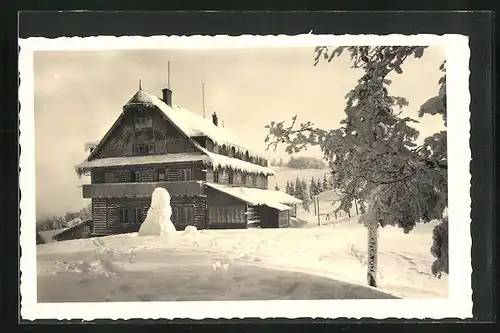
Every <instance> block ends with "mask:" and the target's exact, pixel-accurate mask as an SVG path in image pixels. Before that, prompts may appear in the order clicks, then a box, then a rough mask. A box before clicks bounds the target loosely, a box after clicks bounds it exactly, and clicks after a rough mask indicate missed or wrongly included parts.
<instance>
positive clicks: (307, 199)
mask: <svg viewBox="0 0 500 333" xmlns="http://www.w3.org/2000/svg"><path fill="white" fill-rule="evenodd" d="M302 188H303V193H304V198H303V199H302V208H304V210H305V211H306V212H309V207H310V205H311V202H312V199H311V195H310V193H309V191H308V189H307V184H306V182H305V181H302Z"/></svg>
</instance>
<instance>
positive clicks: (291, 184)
mask: <svg viewBox="0 0 500 333" xmlns="http://www.w3.org/2000/svg"><path fill="white" fill-rule="evenodd" d="M288 186H289V188H288V192H289V193H288V194H290V195H291V196H295V185H294V184H293V182H292V181H290V182H289V183H288Z"/></svg>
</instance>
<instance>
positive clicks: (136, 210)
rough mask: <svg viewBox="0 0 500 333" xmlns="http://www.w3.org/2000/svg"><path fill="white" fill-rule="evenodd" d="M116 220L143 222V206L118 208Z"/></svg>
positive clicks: (119, 221)
mask: <svg viewBox="0 0 500 333" xmlns="http://www.w3.org/2000/svg"><path fill="white" fill-rule="evenodd" d="M116 220H117V222H118V223H124V224H128V223H142V222H143V219H142V207H127V208H117V209H116Z"/></svg>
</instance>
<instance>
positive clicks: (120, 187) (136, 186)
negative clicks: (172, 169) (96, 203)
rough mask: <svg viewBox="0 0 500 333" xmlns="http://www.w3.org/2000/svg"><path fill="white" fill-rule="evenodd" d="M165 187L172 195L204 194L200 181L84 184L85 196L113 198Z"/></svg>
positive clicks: (150, 192)
mask: <svg viewBox="0 0 500 333" xmlns="http://www.w3.org/2000/svg"><path fill="white" fill-rule="evenodd" d="M157 187H163V188H164V189H166V190H167V191H168V193H169V194H170V196H181V195H204V194H205V190H204V184H203V183H201V182H199V181H185V182H154V183H104V184H89V185H83V186H82V192H83V197H84V198H86V199H88V198H112V197H147V196H151V194H152V193H153V191H154V189H155V188H157Z"/></svg>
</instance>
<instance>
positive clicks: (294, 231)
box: [37, 217, 448, 302]
mask: <svg viewBox="0 0 500 333" xmlns="http://www.w3.org/2000/svg"><path fill="white" fill-rule="evenodd" d="M357 219H358V218H357V217H353V218H350V219H349V218H343V219H339V220H337V221H332V222H334V223H331V224H329V225H323V226H319V227H318V226H315V225H314V224H313V223H308V224H306V225H305V226H303V227H301V228H288V229H248V230H202V231H194V232H184V231H179V232H176V233H175V234H174V235H169V236H166V237H139V236H137V234H126V235H117V236H110V237H102V238H94V239H82V240H75V241H65V242H57V243H49V244H44V245H38V246H37V267H38V301H39V302H63V301H66V302H69V301H76V302H84V301H175V300H177V301H193V300H198V301H206V300H255V299H260V300H270V299H346V298H351V299H352V298H358V299H359V298H364V299H367V298H394V297H398V298H444V297H447V288H448V284H447V277H444V278H442V279H437V278H434V277H433V276H432V275H431V272H430V267H431V263H432V261H433V257H432V256H431V254H430V253H429V248H430V246H431V242H432V237H431V231H432V228H433V226H434V225H433V224H428V225H421V226H419V227H417V229H416V230H414V231H412V232H411V233H410V234H407V235H405V234H404V233H403V232H401V231H400V230H398V229H396V228H390V227H387V228H383V229H381V230H380V238H379V274H378V278H379V289H374V288H368V287H366V286H365V285H366V234H367V232H366V229H365V228H364V227H363V226H362V225H361V224H358V223H357Z"/></svg>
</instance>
